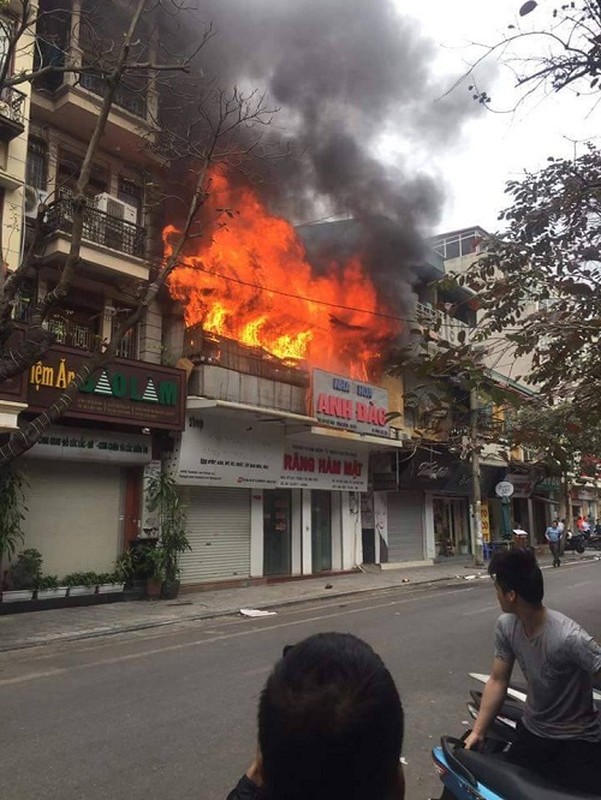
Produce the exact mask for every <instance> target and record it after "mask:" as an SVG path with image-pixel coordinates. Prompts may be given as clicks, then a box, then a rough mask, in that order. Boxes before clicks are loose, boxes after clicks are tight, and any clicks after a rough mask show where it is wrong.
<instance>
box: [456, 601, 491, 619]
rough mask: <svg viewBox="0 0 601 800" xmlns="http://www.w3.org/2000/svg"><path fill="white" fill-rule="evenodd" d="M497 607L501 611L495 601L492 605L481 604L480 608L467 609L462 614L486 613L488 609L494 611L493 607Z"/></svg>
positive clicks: (467, 615) (469, 615) (470, 615)
mask: <svg viewBox="0 0 601 800" xmlns="http://www.w3.org/2000/svg"><path fill="white" fill-rule="evenodd" d="M495 608H496V609H497V611H500V610H501V609H500V608H499V604H498V603H495V604H494V605H492V606H481V607H480V608H475V609H474V610H473V611H465V612H464V613H463V614H462V615H461V616H462V617H472V616H473V615H474V614H484V613H485V612H486V611H492V610H493V609H495Z"/></svg>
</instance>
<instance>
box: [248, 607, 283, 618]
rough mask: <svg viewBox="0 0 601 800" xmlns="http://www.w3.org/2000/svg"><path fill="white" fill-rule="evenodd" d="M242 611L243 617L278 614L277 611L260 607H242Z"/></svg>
mask: <svg viewBox="0 0 601 800" xmlns="http://www.w3.org/2000/svg"><path fill="white" fill-rule="evenodd" d="M240 613H241V614H242V616H243V617H271V616H273V615H275V614H277V613H278V612H277V611H264V610H263V609H260V608H241V609H240Z"/></svg>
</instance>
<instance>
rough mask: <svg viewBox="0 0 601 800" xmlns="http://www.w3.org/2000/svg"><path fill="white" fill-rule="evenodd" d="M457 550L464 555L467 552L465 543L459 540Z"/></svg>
mask: <svg viewBox="0 0 601 800" xmlns="http://www.w3.org/2000/svg"><path fill="white" fill-rule="evenodd" d="M459 552H460V553H461V555H462V556H466V555H467V553H468V546H467V544H464V543H461V542H460V543H459Z"/></svg>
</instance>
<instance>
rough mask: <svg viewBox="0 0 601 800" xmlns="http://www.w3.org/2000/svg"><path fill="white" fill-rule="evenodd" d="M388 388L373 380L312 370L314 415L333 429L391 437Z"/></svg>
mask: <svg viewBox="0 0 601 800" xmlns="http://www.w3.org/2000/svg"><path fill="white" fill-rule="evenodd" d="M388 410H389V408H388V391H387V390H386V389H383V388H382V387H381V386H374V385H373V384H371V383H361V382H360V381H354V380H351V379H350V378H343V377H341V376H340V375H334V374H333V373H331V372H324V371H323V370H321V369H314V370H313V414H314V416H315V417H317V419H318V420H319V421H320V422H323V423H324V424H326V425H329V426H330V427H332V428H340V429H341V430H345V431H355V432H357V433H367V434H370V435H372V436H386V437H389V436H390V427H389V424H388V422H387V419H386V416H387V414H388Z"/></svg>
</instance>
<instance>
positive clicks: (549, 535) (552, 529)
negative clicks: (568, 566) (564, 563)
mask: <svg viewBox="0 0 601 800" xmlns="http://www.w3.org/2000/svg"><path fill="white" fill-rule="evenodd" d="M545 539H546V540H547V541H548V542H549V550H550V551H551V555H552V556H553V566H554V567H559V566H561V560H560V558H559V554H560V548H561V534H560V532H559V520H556V519H554V520H553V522H552V523H551V525H549V527H548V528H547V530H546V531H545Z"/></svg>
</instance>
